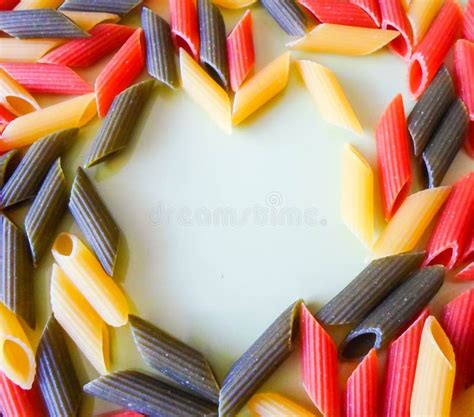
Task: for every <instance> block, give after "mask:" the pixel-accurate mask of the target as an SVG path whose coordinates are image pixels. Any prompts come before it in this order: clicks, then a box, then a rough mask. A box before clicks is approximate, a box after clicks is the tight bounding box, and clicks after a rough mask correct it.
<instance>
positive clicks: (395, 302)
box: [340, 266, 445, 358]
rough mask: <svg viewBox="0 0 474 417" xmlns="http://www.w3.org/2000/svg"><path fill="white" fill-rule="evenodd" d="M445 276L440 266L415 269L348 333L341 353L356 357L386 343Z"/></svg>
mask: <svg viewBox="0 0 474 417" xmlns="http://www.w3.org/2000/svg"><path fill="white" fill-rule="evenodd" d="M444 276H445V268H444V267H443V266H431V267H428V268H424V269H420V270H418V271H417V272H415V273H414V274H413V275H412V276H411V277H410V278H409V279H407V280H406V281H405V282H404V283H403V284H401V285H400V286H399V287H398V288H397V289H396V290H395V291H394V292H393V293H392V294H390V295H389V296H388V297H387V298H386V299H385V300H384V301H383V302H382V303H381V304H380V305H379V306H378V307H377V308H376V309H375V310H373V311H372V312H371V313H370V314H369V315H368V316H367V317H366V318H365V319H364V320H363V321H362V323H360V324H359V325H358V326H357V327H356V328H355V329H354V330H352V331H351V332H350V333H349V334H348V336H347V337H346V339H345V340H344V342H343V343H342V345H341V347H340V352H341V355H342V356H343V357H345V358H356V357H360V356H364V355H366V354H367V353H368V352H369V351H370V349H372V348H376V349H380V348H383V347H385V346H386V345H387V344H388V342H390V340H392V339H393V338H394V337H395V336H396V335H397V334H398V333H399V332H400V330H401V329H403V328H404V327H405V326H406V325H407V324H408V323H410V322H411V321H412V320H413V319H414V318H415V317H416V315H417V314H418V313H419V312H420V311H421V310H423V308H424V307H425V306H426V305H427V304H428V303H429V302H430V301H431V299H432V298H433V297H434V296H435V294H436V293H437V292H438V290H439V289H440V288H441V286H442V285H443V281H444Z"/></svg>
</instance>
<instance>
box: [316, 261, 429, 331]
mask: <svg viewBox="0 0 474 417" xmlns="http://www.w3.org/2000/svg"><path fill="white" fill-rule="evenodd" d="M424 255H425V253H424V252H407V253H403V254H401V255H393V256H387V257H385V258H379V259H375V260H373V261H372V262H371V263H370V264H369V265H368V266H367V267H366V268H365V269H364V270H363V271H362V272H361V273H360V274H359V275H357V277H355V278H354V279H353V280H352V281H351V282H350V283H349V284H348V285H347V286H346V287H345V288H344V289H343V290H342V291H341V292H340V293H339V294H337V295H336V296H335V297H334V298H333V299H332V300H330V301H329V302H328V303H327V304H326V305H324V306H323V307H322V308H321V309H320V310H319V311H318V312H317V314H316V318H317V319H318V320H319V321H320V322H321V323H322V324H323V325H325V326H338V325H345V324H350V325H356V324H358V323H360V322H361V321H362V320H363V319H364V318H365V317H367V315H368V314H369V313H370V312H371V311H372V310H373V309H374V308H375V307H377V306H378V305H379V304H380V303H381V302H382V301H383V300H384V299H385V298H386V297H387V296H388V295H389V294H390V293H391V292H392V291H393V290H394V289H395V288H396V287H397V286H399V285H400V284H401V283H402V282H403V281H404V280H406V279H407V278H408V277H409V276H410V275H411V273H412V272H413V271H415V270H416V269H417V268H419V267H420V266H421V263H422V261H423V257H424Z"/></svg>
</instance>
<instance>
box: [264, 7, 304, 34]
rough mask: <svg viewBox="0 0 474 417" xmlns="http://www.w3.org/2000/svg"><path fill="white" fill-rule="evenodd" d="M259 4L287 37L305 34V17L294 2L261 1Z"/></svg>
mask: <svg viewBox="0 0 474 417" xmlns="http://www.w3.org/2000/svg"><path fill="white" fill-rule="evenodd" d="M261 4H262V6H263V8H264V9H265V10H266V11H267V12H268V14H269V15H270V16H271V17H273V20H275V22H277V23H278V25H280V27H281V28H282V29H283V30H284V31H285V32H286V33H287V34H288V35H290V36H304V35H305V34H306V25H307V22H306V15H305V14H304V13H303V12H302V10H301V9H300V8H299V7H298V5H297V4H296V2H295V1H294V0H262V1H261Z"/></svg>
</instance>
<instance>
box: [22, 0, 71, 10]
mask: <svg viewBox="0 0 474 417" xmlns="http://www.w3.org/2000/svg"><path fill="white" fill-rule="evenodd" d="M63 1H64V0H21V1H20V2H19V3H18V4H17V5H16V6H15V10H31V9H57V8H58V7H59V6H60V5H61V3H62V2H63Z"/></svg>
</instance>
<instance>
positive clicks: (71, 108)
mask: <svg viewBox="0 0 474 417" xmlns="http://www.w3.org/2000/svg"><path fill="white" fill-rule="evenodd" d="M96 112H97V107H96V102H95V94H94V93H90V94H85V95H83V96H79V97H75V98H72V99H69V100H66V101H63V102H61V103H58V104H54V105H52V106H49V107H45V108H43V109H41V110H38V111H35V112H33V113H29V114H26V115H24V116H21V117H18V118H16V119H15V120H13V121H12V122H11V123H10V124H9V125H8V126H7V128H6V129H5V130H4V131H3V136H2V138H1V140H0V151H6V150H10V149H14V148H21V147H23V146H27V145H30V144H32V143H33V142H35V141H37V140H38V139H40V138H42V137H44V136H47V135H51V134H54V133H55V132H60V131H63V130H70V129H76V128H79V127H82V126H84V125H85V124H87V123H88V122H89V121H91V120H92V119H93V118H94V116H95V115H96Z"/></svg>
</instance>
